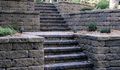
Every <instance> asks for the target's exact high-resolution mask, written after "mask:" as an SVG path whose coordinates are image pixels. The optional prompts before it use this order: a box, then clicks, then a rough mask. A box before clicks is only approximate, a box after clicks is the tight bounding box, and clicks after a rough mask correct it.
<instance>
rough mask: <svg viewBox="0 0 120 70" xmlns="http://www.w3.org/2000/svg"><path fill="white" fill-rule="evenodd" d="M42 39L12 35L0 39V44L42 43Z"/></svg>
mask: <svg viewBox="0 0 120 70" xmlns="http://www.w3.org/2000/svg"><path fill="white" fill-rule="evenodd" d="M43 41H44V38H43V37H39V36H33V35H26V34H21V35H13V36H5V37H0V43H12V42H43Z"/></svg>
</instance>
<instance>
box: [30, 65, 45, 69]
mask: <svg viewBox="0 0 120 70" xmlns="http://www.w3.org/2000/svg"><path fill="white" fill-rule="evenodd" d="M28 69H29V70H44V68H43V67H42V66H30V67H28Z"/></svg>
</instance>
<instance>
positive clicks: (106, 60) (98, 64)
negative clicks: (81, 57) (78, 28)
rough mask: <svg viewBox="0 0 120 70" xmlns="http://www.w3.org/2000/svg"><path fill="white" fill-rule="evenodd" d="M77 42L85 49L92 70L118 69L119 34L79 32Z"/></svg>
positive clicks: (119, 59)
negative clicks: (92, 67) (91, 63)
mask: <svg viewBox="0 0 120 70" xmlns="http://www.w3.org/2000/svg"><path fill="white" fill-rule="evenodd" d="M77 36H78V37H79V44H80V46H81V47H82V48H83V49H85V51H84V52H85V53H86V54H87V56H88V57H89V60H90V61H91V62H93V64H94V70H120V36H119V35H117V36H115V35H112V36H111V35H109V34H106V35H97V34H96V35H95V34H94V35H93V34H79V35H77Z"/></svg>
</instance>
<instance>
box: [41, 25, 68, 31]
mask: <svg viewBox="0 0 120 70" xmlns="http://www.w3.org/2000/svg"><path fill="white" fill-rule="evenodd" d="M40 29H50V30H51V29H55V30H58V29H65V30H67V29H68V28H67V27H61V26H60V27H59V26H57V27H52V26H49V27H41V28H40Z"/></svg>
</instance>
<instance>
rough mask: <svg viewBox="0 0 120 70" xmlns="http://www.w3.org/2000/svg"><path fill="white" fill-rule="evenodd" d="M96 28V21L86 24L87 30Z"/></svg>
mask: <svg viewBox="0 0 120 70" xmlns="http://www.w3.org/2000/svg"><path fill="white" fill-rule="evenodd" d="M96 30H97V24H96V23H90V24H89V25H88V31H96Z"/></svg>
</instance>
